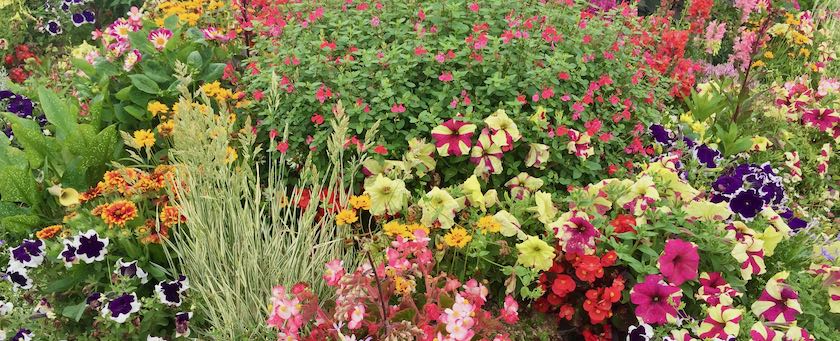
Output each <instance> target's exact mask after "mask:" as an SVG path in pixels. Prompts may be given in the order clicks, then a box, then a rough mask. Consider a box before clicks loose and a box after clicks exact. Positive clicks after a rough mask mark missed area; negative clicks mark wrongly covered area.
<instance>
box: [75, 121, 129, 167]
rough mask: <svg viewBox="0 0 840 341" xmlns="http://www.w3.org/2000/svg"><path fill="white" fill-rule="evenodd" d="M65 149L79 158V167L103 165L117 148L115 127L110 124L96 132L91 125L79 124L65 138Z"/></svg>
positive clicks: (109, 159)
mask: <svg viewBox="0 0 840 341" xmlns="http://www.w3.org/2000/svg"><path fill="white" fill-rule="evenodd" d="M67 142H68V143H67V144H66V147H67V149H68V150H69V151H70V152H71V153H72V154H73V155H76V157H78V158H79V160H80V162H79V168H81V169H88V168H91V167H98V166H103V165H105V164H107V163H108V161H111V157H112V156H113V154H114V150H115V148H117V147H118V146H117V142H118V141H117V128H116V126H114V125H110V126H108V127H106V128H105V129H103V130H102V131H100V132H99V133H96V130H95V129H94V128H93V126H91V125H88V124H80V125H79V129H77V130H76V131H75V132H74V134H73V135H71V136H70V137H69V138H68V140H67Z"/></svg>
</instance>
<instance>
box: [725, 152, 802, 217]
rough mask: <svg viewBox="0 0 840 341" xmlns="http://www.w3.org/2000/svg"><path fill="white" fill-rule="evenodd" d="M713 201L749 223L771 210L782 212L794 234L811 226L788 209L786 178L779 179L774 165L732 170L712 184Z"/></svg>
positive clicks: (745, 166)
mask: <svg viewBox="0 0 840 341" xmlns="http://www.w3.org/2000/svg"><path fill="white" fill-rule="evenodd" d="M711 197H712V202H716V203H719V202H727V203H728V204H729V208H730V209H731V210H732V211H733V212H735V213H737V214H738V215H739V216H740V217H741V218H742V219H745V220H752V219H753V218H754V217H755V216H757V215H758V214H759V212H761V210H762V209H764V208H765V207H770V208H772V209H773V210H775V211H777V212H780V213H779V215H780V216H782V218H784V219H785V220H786V221H787V223H788V226H790V227H791V229H793V230H798V229H801V228H803V227H805V226H806V225H807V223H806V222H805V221H804V220H802V219H799V218H796V217H795V216H794V215H793V212H791V211H790V209H789V208H787V207H786V206H785V205H786V203H787V200H788V198H787V195H786V194H785V190H784V186H783V185H782V177H781V176H778V175H776V172H775V171H774V170H773V167H771V166H770V163H765V164H762V165H757V164H751V163H745V164H740V165H737V166H735V167H732V168H730V169H728V170H727V171H726V172H724V173H723V174H721V175H720V176H719V177H718V178H717V179H716V180H715V181H714V183H712V193H711Z"/></svg>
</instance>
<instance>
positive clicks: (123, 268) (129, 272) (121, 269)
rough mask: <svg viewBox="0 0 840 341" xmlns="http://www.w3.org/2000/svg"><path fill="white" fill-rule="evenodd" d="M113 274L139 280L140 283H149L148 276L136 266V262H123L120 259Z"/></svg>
mask: <svg viewBox="0 0 840 341" xmlns="http://www.w3.org/2000/svg"><path fill="white" fill-rule="evenodd" d="M114 273H115V274H117V275H120V276H123V277H127V278H135V277H136V278H139V279H140V283H142V284H146V283H148V282H149V274H148V273H146V271H143V269H142V268H140V267H139V266H137V261H136V260H135V261H131V262H124V261H123V259H122V258H120V259H119V260H117V269H116V270H114Z"/></svg>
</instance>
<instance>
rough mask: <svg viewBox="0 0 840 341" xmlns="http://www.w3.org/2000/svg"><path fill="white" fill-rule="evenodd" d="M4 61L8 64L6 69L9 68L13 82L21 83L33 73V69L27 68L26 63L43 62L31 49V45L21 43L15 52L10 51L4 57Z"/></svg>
mask: <svg viewBox="0 0 840 341" xmlns="http://www.w3.org/2000/svg"><path fill="white" fill-rule="evenodd" d="M3 63H4V64H6V69H8V70H9V79H11V80H12V82H15V83H18V84H20V83H23V82H24V81H25V80H26V79H27V78H29V76H31V75H32V71H29V70H26V64H27V63H33V64H41V60H40V59H38V57H37V56H35V54H34V53H32V51H31V50H29V46H27V45H25V44H20V45H18V46H15V50H14V52H13V53H9V54H7V55H5V56H4V57H3Z"/></svg>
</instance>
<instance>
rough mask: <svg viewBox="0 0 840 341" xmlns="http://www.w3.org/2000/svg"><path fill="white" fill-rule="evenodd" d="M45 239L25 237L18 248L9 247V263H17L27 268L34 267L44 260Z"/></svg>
mask: <svg viewBox="0 0 840 341" xmlns="http://www.w3.org/2000/svg"><path fill="white" fill-rule="evenodd" d="M44 248H45V246H44V241H43V240H40V239H36V240H31V239H24V240H23V242H21V243H20V245H18V247H16V248H12V249H9V253H10V257H9V258H10V261H9V264H12V263H17V264H20V265H21V266H23V267H26V268H34V267H37V266H38V265H41V263H42V262H43V261H44Z"/></svg>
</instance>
